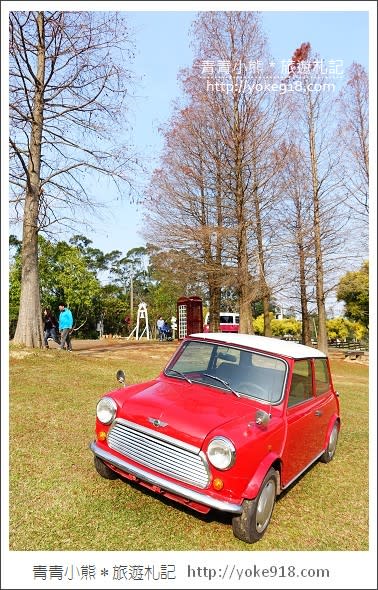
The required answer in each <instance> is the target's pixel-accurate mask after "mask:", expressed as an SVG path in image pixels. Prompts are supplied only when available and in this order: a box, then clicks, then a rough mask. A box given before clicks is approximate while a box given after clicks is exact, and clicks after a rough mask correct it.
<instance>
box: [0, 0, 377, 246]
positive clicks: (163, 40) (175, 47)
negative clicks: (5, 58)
mask: <svg viewBox="0 0 378 590" xmlns="http://www.w3.org/2000/svg"><path fill="white" fill-rule="evenodd" d="M7 7H8V9H9V10H29V9H31V10H33V9H36V8H40V7H42V8H45V9H49V10H52V9H57V10H61V9H63V10H64V9H72V2H58V1H52V0H51V1H50V2H37V1H33V0H32V1H29V2H12V1H10V2H2V12H3V8H4V10H5V9H6V8H7ZM90 7H91V8H92V9H93V10H103V8H104V5H103V4H102V3H100V2H92V3H91V4H90ZM246 7H248V9H253V10H258V11H259V12H260V13H261V15H262V27H263V30H264V32H265V34H266V36H267V39H268V45H269V48H270V53H271V55H272V57H274V58H275V59H276V60H289V59H290V57H291V56H292V54H293V51H294V49H295V48H296V47H298V46H299V45H300V44H301V43H303V42H307V41H308V42H310V43H311V46H312V48H313V50H314V52H316V53H318V54H319V55H320V56H321V57H322V58H324V59H325V60H330V59H337V60H342V62H343V67H344V70H346V69H347V67H348V66H349V65H350V64H351V63H352V62H353V61H356V62H359V63H361V64H362V65H364V66H365V67H366V68H368V67H369V59H368V58H369V10H370V11H374V12H375V15H376V3H375V2H303V3H300V2H285V3H283V2H215V1H213V2H206V1H201V2H198V1H197V2H123V1H119V2H112V1H109V2H108V3H107V4H106V8H107V9H108V10H120V11H124V12H125V13H126V14H127V18H128V20H129V24H130V28H131V30H132V32H133V37H134V41H135V47H136V57H135V61H134V62H133V64H132V66H131V67H132V71H133V72H134V74H135V77H136V78H138V79H139V80H140V82H139V84H138V86H137V88H136V89H135V92H134V94H135V95H136V96H135V99H133V100H132V102H131V104H130V111H129V113H128V114H127V117H128V119H129V121H130V125H131V126H132V135H131V144H133V145H135V148H136V150H137V151H138V152H139V154H140V155H141V156H142V158H143V159H144V162H145V164H146V166H147V168H148V169H150V170H152V169H153V168H154V167H155V166H156V165H158V158H159V153H160V150H161V147H162V138H161V136H160V134H159V131H158V129H159V126H160V125H163V124H164V123H167V121H168V120H169V117H170V115H171V113H172V102H173V101H174V100H175V99H176V98H178V97H179V96H180V87H179V84H178V81H177V75H178V72H179V70H180V68H182V67H185V66H190V65H191V63H192V59H193V53H192V50H191V48H190V36H189V30H190V25H191V23H192V21H193V20H194V18H195V16H196V14H197V11H199V10H230V9H233V10H245V8H246ZM283 7H284V8H285V10H283ZM298 7H301V8H302V10H301V11H299V10H298ZM172 8H174V9H175V10H172ZM75 9H77V10H81V9H82V10H88V4H87V3H86V2H80V1H79V2H76V3H75ZM370 21H371V23H375V18H374V14H373V15H372V14H370ZM6 23H7V19H6V18H3V19H2V26H4V27H5V26H6ZM373 32H374V35H373V36H374V38H375V43H376V25H374V28H373ZM4 39H5V41H6V35H3V43H4ZM3 49H5V50H6V48H4V47H3ZM3 55H4V51H3ZM371 55H373V52H371ZM373 65H374V64H373ZM4 69H5V68H4ZM373 72H375V67H371V68H370V74H372V73H373ZM3 75H4V71H3ZM3 108H4V109H5V105H4V106H3ZM2 140H3V141H4V144H3V146H4V151H5V149H6V148H5V141H7V137H6V136H5V134H3V136H2ZM6 177H7V175H6V174H4V175H3V183H4V178H6ZM147 181H148V177H147V176H145V177H143V176H141V175H140V176H139V177H138V178H137V182H138V184H139V186H140V187H142V186H143V185H145V184H146V183H147ZM91 189H92V187H91ZM96 189H97V193H98V195H97V196H98V199H99V200H101V198H102V194H103V193H104V192H106V194H107V199H108V200H109V199H113V202H112V204H111V207H110V208H109V209H107V210H104V209H103V210H102V213H101V215H102V218H101V220H99V221H93V220H90V221H91V222H92V223H94V227H93V231H90V230H87V229H84V230H81V229H80V228H78V230H77V233H84V234H85V235H86V236H87V237H88V238H90V239H91V240H92V242H93V246H94V247H96V248H99V249H100V250H102V251H104V252H110V251H111V250H121V251H122V252H123V253H126V252H127V251H128V250H130V249H131V248H134V247H136V246H142V245H144V241H143V238H142V236H141V235H140V233H139V230H140V229H141V227H142V208H141V207H140V206H137V205H135V204H134V205H130V203H129V202H128V201H127V198H125V199H124V200H123V201H122V200H119V198H118V195H117V194H116V193H115V192H114V194H113V189H112V187H111V185H109V184H105V183H98V184H96ZM140 193H142V190H140ZM117 199H118V200H117ZM5 218H6V217H5ZM11 231H12V233H17V235H18V236H19V237H21V234H20V231H21V229H19V232H16V231H15V228H13V227H12V228H11ZM63 237H64V238H65V239H68V238H69V237H70V236H66V235H64V236H63Z"/></svg>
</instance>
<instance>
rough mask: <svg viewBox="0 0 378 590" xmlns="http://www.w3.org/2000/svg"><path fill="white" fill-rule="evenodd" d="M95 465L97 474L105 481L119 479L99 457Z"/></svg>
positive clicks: (96, 458) (95, 460) (95, 459)
mask: <svg viewBox="0 0 378 590" xmlns="http://www.w3.org/2000/svg"><path fill="white" fill-rule="evenodd" d="M94 465H95V467H96V471H97V473H99V474H100V475H101V477H104V478H105V479H117V477H118V475H117V474H116V473H115V472H114V471H113V470H112V469H110V467H108V466H107V465H105V463H104V462H103V461H101V459H99V458H98V457H95V458H94Z"/></svg>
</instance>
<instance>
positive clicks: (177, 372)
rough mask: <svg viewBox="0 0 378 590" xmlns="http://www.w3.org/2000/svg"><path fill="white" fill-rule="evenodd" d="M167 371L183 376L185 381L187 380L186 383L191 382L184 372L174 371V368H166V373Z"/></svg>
mask: <svg viewBox="0 0 378 590" xmlns="http://www.w3.org/2000/svg"><path fill="white" fill-rule="evenodd" d="M168 373H176V375H179V376H180V377H183V378H184V379H185V381H187V382H188V383H193V382H192V381H191V380H190V379H189V377H187V376H186V375H185V373H181V371H176V369H168V371H167V374H168Z"/></svg>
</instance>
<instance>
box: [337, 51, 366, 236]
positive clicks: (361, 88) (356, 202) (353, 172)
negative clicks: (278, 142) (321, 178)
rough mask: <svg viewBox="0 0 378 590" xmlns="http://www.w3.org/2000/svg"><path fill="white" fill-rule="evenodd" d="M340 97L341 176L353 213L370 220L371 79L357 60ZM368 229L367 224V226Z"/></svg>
mask: <svg viewBox="0 0 378 590" xmlns="http://www.w3.org/2000/svg"><path fill="white" fill-rule="evenodd" d="M348 73H349V78H348V81H347V83H346V85H345V87H344V88H343V89H342V91H341V93H340V97H339V101H338V103H339V113H340V124H339V128H338V136H339V139H340V144H339V145H340V149H341V151H342V154H343V165H342V178H343V182H344V185H345V186H346V188H347V191H348V196H349V201H348V202H349V204H350V207H351V209H352V211H353V215H358V216H359V217H360V218H361V220H362V221H363V223H364V224H365V226H366V225H367V224H368V221H369V79H368V75H367V72H366V70H365V69H364V68H363V67H362V66H361V65H360V64H357V63H353V64H352V65H351V67H350V68H349V71H348ZM365 229H366V227H365Z"/></svg>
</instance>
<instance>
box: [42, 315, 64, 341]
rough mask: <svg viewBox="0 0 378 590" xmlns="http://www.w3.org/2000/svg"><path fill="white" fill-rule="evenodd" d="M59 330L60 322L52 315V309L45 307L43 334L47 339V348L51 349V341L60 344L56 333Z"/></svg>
mask: <svg viewBox="0 0 378 590" xmlns="http://www.w3.org/2000/svg"><path fill="white" fill-rule="evenodd" d="M57 328H58V322H57V321H56V318H55V316H53V315H52V313H51V311H50V309H49V308H48V307H45V309H44V310H43V334H44V338H45V346H46V348H48V347H49V340H54V342H56V343H57V344H60V342H59V338H58V335H57V333H56V331H57Z"/></svg>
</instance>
